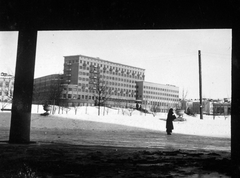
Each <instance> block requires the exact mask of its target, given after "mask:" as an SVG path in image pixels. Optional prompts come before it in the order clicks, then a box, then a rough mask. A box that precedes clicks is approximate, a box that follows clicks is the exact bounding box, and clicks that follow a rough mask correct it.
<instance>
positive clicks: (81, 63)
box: [33, 55, 179, 112]
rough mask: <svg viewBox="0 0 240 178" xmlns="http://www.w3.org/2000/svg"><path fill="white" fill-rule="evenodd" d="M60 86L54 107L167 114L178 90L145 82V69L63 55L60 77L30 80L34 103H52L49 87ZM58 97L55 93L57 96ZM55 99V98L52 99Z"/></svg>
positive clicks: (176, 96) (177, 96)
mask: <svg viewBox="0 0 240 178" xmlns="http://www.w3.org/2000/svg"><path fill="white" fill-rule="evenodd" d="M57 80H59V81H60V83H61V87H60V86H59V88H61V94H60V96H59V100H58V104H59V105H62V106H83V105H91V106H93V105H101V104H102V105H105V106H117V107H136V103H139V104H140V105H141V107H142V108H144V109H147V110H151V109H152V108H153V107H154V108H155V109H157V110H158V112H167V111H168V109H169V108H170V107H176V105H177V104H178V100H179V88H178V87H176V86H173V85H162V84H157V83H151V82H146V81H144V80H145V69H142V68H138V67H133V66H129V65H124V64H120V63H115V62H111V61H107V60H103V59H100V58H94V57H89V56H83V55H74V56H65V57H64V70H63V74H62V75H59V74H54V75H49V76H45V77H40V78H37V79H35V80H34V91H35V92H34V97H33V98H34V101H35V103H36V102H37V101H41V103H43V102H44V101H47V100H50V101H51V103H52V101H53V100H54V101H55V102H56V101H57V100H56V99H54V97H52V98H51V99H49V98H50V97H49V94H50V95H51V96H52V95H53V94H52V92H53V91H51V90H50V88H55V87H53V85H54V86H55V85H56V83H55V84H54V81H57ZM58 94H59V93H58ZM55 98H56V97H55ZM38 103H39V102H38Z"/></svg>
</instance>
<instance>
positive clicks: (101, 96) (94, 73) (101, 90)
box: [90, 66, 112, 115]
mask: <svg viewBox="0 0 240 178" xmlns="http://www.w3.org/2000/svg"><path fill="white" fill-rule="evenodd" d="M90 80H91V83H92V85H91V86H90V90H91V91H92V92H93V95H94V99H95V105H96V106H98V115H100V106H104V105H105V104H106V101H108V100H109V99H110V98H111V94H112V91H111V90H112V88H111V87H109V82H108V81H107V80H106V77H105V69H104V70H103V72H101V70H100V67H99V66H98V67H95V66H91V73H90Z"/></svg>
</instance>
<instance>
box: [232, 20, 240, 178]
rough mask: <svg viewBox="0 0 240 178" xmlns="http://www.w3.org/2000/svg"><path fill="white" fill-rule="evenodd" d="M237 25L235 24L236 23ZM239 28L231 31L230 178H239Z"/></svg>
mask: <svg viewBox="0 0 240 178" xmlns="http://www.w3.org/2000/svg"><path fill="white" fill-rule="evenodd" d="M236 24H237V23H236ZM239 30H240V29H239V27H238V26H237V27H235V28H233V29H232V40H233V41H232V108H231V158H232V168H233V172H232V177H240V90H239V81H240V73H239V71H240V51H239V45H240V34H239Z"/></svg>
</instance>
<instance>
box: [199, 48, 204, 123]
mask: <svg viewBox="0 0 240 178" xmlns="http://www.w3.org/2000/svg"><path fill="white" fill-rule="evenodd" d="M198 62H199V96H200V119H203V111H202V67H201V51H200V50H198Z"/></svg>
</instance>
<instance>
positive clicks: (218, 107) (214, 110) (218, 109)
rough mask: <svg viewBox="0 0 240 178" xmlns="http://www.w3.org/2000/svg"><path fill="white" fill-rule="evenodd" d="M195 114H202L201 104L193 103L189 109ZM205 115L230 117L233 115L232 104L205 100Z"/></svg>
mask: <svg viewBox="0 0 240 178" xmlns="http://www.w3.org/2000/svg"><path fill="white" fill-rule="evenodd" d="M189 108H190V109H191V110H192V111H193V112H194V113H196V114H200V102H199V101H193V102H192V105H191V107H189ZM202 108H203V109H202V111H203V114H209V115H230V114H231V103H230V102H220V100H219V101H214V100H203V101H202Z"/></svg>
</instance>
